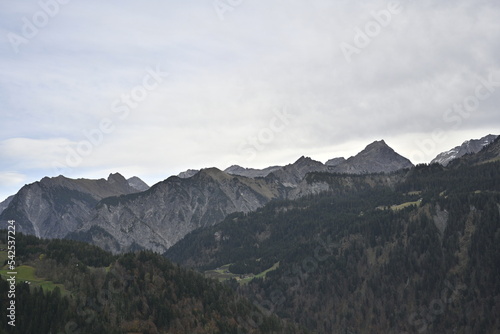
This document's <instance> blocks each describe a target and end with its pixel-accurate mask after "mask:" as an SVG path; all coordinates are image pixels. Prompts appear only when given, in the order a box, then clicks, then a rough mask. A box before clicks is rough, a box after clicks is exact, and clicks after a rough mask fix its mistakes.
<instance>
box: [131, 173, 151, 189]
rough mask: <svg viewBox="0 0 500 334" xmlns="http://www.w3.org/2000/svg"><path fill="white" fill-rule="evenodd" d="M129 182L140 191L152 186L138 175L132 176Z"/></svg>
mask: <svg viewBox="0 0 500 334" xmlns="http://www.w3.org/2000/svg"><path fill="white" fill-rule="evenodd" d="M127 182H128V184H129V185H130V186H131V187H132V188H134V189H137V190H138V191H146V190H148V189H149V188H150V187H149V185H148V184H147V183H146V182H144V181H143V180H141V179H140V178H138V177H137V176H132V177H131V178H129V179H127Z"/></svg>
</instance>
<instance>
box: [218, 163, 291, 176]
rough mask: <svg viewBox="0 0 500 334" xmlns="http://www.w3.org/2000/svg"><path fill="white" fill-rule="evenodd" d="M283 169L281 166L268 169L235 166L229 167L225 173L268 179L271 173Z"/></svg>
mask: <svg viewBox="0 0 500 334" xmlns="http://www.w3.org/2000/svg"><path fill="white" fill-rule="evenodd" d="M280 168H282V167H281V166H271V167H267V168H264V169H254V168H244V167H241V166H238V165H233V166H231V167H228V168H226V169H225V170H224V172H226V173H228V174H231V175H240V176H246V177H251V178H255V177H266V176H268V175H269V174H270V173H272V172H274V171H275V170H278V169H280Z"/></svg>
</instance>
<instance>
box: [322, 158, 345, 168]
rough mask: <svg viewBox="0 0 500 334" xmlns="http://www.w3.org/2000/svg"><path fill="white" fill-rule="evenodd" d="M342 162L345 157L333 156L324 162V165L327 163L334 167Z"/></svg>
mask: <svg viewBox="0 0 500 334" xmlns="http://www.w3.org/2000/svg"><path fill="white" fill-rule="evenodd" d="M343 162H345V158H344V157H338V158H333V159H330V160H328V161H327V162H325V165H327V166H328V167H335V166H338V165H340V164H341V163H343Z"/></svg>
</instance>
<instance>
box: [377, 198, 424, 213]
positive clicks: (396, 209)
mask: <svg viewBox="0 0 500 334" xmlns="http://www.w3.org/2000/svg"><path fill="white" fill-rule="evenodd" d="M421 202H422V199H419V200H418V201H413V202H406V203H402V204H398V205H391V206H390V207H386V206H378V207H377V208H376V209H378V210H386V209H387V208H388V209H390V210H392V211H398V210H402V209H404V208H407V207H409V206H416V207H419V206H420V203H421Z"/></svg>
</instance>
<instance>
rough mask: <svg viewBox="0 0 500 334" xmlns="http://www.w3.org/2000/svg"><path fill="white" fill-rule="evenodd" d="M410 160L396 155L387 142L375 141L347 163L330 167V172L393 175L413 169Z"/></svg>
mask: <svg viewBox="0 0 500 334" xmlns="http://www.w3.org/2000/svg"><path fill="white" fill-rule="evenodd" d="M411 167H413V164H412V163H411V161H410V160H408V159H406V158H405V157H403V156H401V155H399V154H398V153H396V152H395V151H394V150H393V149H392V148H390V147H389V146H388V145H387V144H386V143H385V141H383V140H380V141H375V142H373V143H371V144H370V145H368V146H367V147H366V148H365V149H364V150H363V151H361V152H360V153H358V154H357V155H355V156H354V157H350V158H349V159H347V160H346V161H344V162H342V163H340V164H338V165H336V166H334V167H330V171H332V172H336V173H347V174H369V173H391V172H395V171H397V170H400V169H405V168H411Z"/></svg>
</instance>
